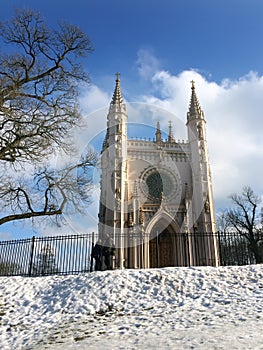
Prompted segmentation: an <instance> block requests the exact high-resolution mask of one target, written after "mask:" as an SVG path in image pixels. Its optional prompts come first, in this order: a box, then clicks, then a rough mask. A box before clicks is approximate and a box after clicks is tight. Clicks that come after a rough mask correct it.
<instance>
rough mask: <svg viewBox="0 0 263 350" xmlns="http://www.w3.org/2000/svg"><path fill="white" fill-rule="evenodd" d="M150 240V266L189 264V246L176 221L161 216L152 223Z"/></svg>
mask: <svg viewBox="0 0 263 350" xmlns="http://www.w3.org/2000/svg"><path fill="white" fill-rule="evenodd" d="M149 237H150V240H149V267H150V268H158V267H168V266H188V265H189V247H188V241H187V239H186V237H185V235H184V234H182V233H180V232H179V230H178V227H177V225H176V223H175V222H174V221H172V222H171V221H170V223H169V222H167V220H166V218H161V219H159V220H158V221H156V222H155V224H153V225H152V228H151V230H150V236H149Z"/></svg>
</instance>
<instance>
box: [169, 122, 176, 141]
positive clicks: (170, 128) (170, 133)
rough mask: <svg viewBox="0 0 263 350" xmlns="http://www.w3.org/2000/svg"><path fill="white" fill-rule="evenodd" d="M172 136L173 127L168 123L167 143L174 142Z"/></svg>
mask: <svg viewBox="0 0 263 350" xmlns="http://www.w3.org/2000/svg"><path fill="white" fill-rule="evenodd" d="M174 141H175V140H174V135H173V126H172V122H171V121H169V135H168V142H174Z"/></svg>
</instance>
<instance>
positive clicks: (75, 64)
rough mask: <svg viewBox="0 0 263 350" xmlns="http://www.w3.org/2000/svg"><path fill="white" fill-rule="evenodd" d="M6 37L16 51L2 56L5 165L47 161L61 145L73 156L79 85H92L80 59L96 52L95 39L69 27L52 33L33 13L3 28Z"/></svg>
mask: <svg viewBox="0 0 263 350" xmlns="http://www.w3.org/2000/svg"><path fill="white" fill-rule="evenodd" d="M0 36H1V37H2V38H3V40H4V42H5V44H6V45H9V46H13V47H14V50H12V48H10V49H9V51H8V52H9V53H8V54H1V55H0V160H4V161H7V162H21V161H25V160H30V161H31V160H34V161H36V160H37V161H39V160H40V161H41V160H42V159H43V157H46V156H47V155H49V154H52V152H54V150H55V149H56V148H57V146H59V147H60V148H61V147H63V148H64V150H66V151H69V150H70V147H69V146H70V143H69V138H68V137H69V134H68V132H69V130H70V129H71V128H72V126H74V125H78V124H79V122H80V114H79V111H78V104H77V96H78V85H79V84H80V83H81V82H84V83H85V82H88V76H87V74H86V73H85V71H84V69H83V68H82V67H81V65H80V58H81V57H83V56H84V55H85V54H86V53H87V52H90V51H91V50H92V48H91V44H90V41H89V39H88V38H87V36H86V35H85V34H84V33H83V32H82V31H81V30H80V29H79V28H78V27H75V26H72V25H70V24H66V23H61V24H60V25H59V29H58V30H51V29H48V28H47V26H46V25H45V22H44V20H43V19H42V18H41V16H40V15H39V14H36V13H34V12H33V11H30V10H23V11H18V12H17V14H16V16H15V17H14V18H13V19H12V21H10V23H9V22H7V23H1V24H0Z"/></svg>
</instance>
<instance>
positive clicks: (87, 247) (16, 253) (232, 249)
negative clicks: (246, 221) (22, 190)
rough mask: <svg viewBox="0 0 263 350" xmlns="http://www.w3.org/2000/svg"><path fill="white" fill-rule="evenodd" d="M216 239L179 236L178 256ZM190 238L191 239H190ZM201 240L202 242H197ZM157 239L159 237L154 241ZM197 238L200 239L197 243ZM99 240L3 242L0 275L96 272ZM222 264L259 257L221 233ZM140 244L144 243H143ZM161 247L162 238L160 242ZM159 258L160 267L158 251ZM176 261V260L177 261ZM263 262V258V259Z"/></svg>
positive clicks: (262, 246)
mask: <svg viewBox="0 0 263 350" xmlns="http://www.w3.org/2000/svg"><path fill="white" fill-rule="evenodd" d="M209 235H211V236H213V237H214V236H215V234H214V233H212V234H208V233H203V234H200V233H198V234H189V233H188V234H184V233H180V234H178V233H176V237H177V242H179V243H180V244H179V243H178V244H177V247H176V250H175V254H176V255H178V257H179V255H180V254H185V252H184V251H187V249H188V248H189V247H186V245H187V244H188V242H189V241H191V240H189V237H190V238H191V237H192V238H193V237H194V238H195V240H192V242H193V241H195V242H197V243H198V242H199V241H200V242H205V240H202V239H201V238H202V237H205V238H206V239H207V238H208V237H209ZM186 237H187V239H186ZM197 238H198V239H197ZM154 239H156V238H154ZM196 239H197V240H196ZM97 240H98V236H97V234H96V233H93V232H92V233H88V234H81V235H67V236H53V237H32V238H29V239H19V240H11V241H0V276H45V275H52V274H59V275H67V274H77V273H84V272H91V271H93V270H94V265H95V263H94V261H93V258H92V256H91V252H92V249H93V247H94V245H95V244H96V242H97ZM216 240H217V244H218V251H219V258H220V265H248V264H255V263H257V262H258V261H256V259H255V254H254V251H253V249H252V248H251V243H250V242H249V241H248V240H247V239H246V238H244V236H243V235H241V234H239V233H229V232H228V233H225V232H217V233H216ZM139 241H140V240H139ZM156 242H157V243H156V244H158V239H156ZM257 244H258V252H257V253H259V254H262V258H263V235H262V237H261V239H259V240H258V243H257ZM191 249H194V251H193V253H194V254H195V255H200V254H202V250H203V248H202V245H201V244H199V243H198V244H194V245H193V244H192V247H191ZM153 254H155V259H156V261H157V265H156V266H158V259H159V257H158V249H156V253H154V252H153ZM185 256H186V259H185V263H184V265H185V266H189V265H190V260H189V259H188V256H187V254H185ZM175 261H176V259H175ZM262 261H263V259H262Z"/></svg>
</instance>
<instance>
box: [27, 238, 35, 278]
mask: <svg viewBox="0 0 263 350" xmlns="http://www.w3.org/2000/svg"><path fill="white" fill-rule="evenodd" d="M34 248H35V236H33V237H32V240H31V252H30V257H29V268H28V276H29V277H30V276H31V274H32V267H33V256H34Z"/></svg>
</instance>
